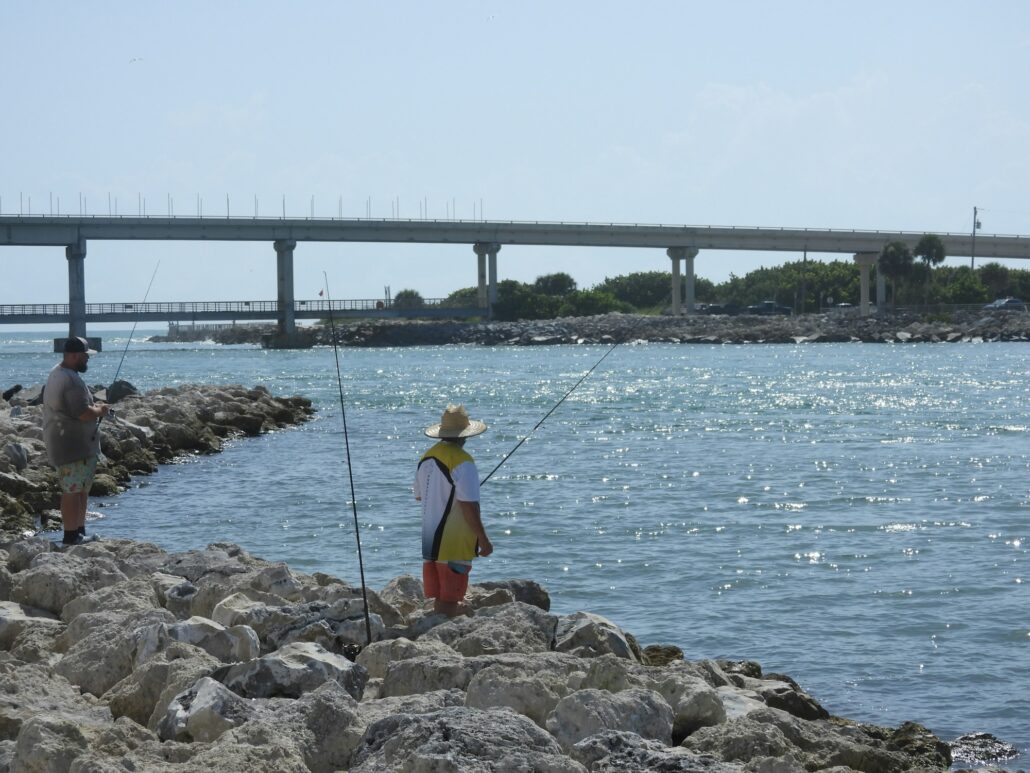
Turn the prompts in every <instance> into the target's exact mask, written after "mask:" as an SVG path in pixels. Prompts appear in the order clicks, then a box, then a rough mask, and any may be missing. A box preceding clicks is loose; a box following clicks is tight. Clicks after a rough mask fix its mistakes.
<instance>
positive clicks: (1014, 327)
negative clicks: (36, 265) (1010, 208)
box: [150, 309, 1030, 347]
mask: <svg viewBox="0 0 1030 773" xmlns="http://www.w3.org/2000/svg"><path fill="white" fill-rule="evenodd" d="M336 330H337V338H338V341H339V343H340V344H342V345H344V346H379V347H381V346H433V345H440V344H476V345H482V346H539V345H547V344H583V343H590V344H598V343H599V344H604V343H615V342H625V341H633V340H643V341H652V342H657V343H684V344H744V343H783V344H794V343H842V342H843V343H846V342H865V343H959V342H970V341H972V342H984V341H1030V314H1028V313H1026V312H1018V311H981V310H977V311H962V312H952V313H949V314H941V315H925V314H915V313H909V312H898V313H888V314H883V315H878V316H870V317H860V316H858V314H857V311H856V310H854V309H848V310H843V309H842V310H835V311H833V312H830V313H826V314H802V315H796V316H764V315H763V316H756V315H739V316H726V315H704V314H697V315H691V316H680V317H672V316H645V315H638V314H618V313H613V314H602V315H598V316H593V317H562V318H559V319H552V320H535V321H519V322H459V321H440V320H397V319H383V320H357V321H355V320H347V321H340V322H337V326H336ZM303 331H304V334H305V345H309V344H310V345H330V344H331V343H332V335H331V333H330V330H329V329H327V328H322V327H319V326H315V327H312V328H304V329H303ZM271 333H274V328H254V327H251V328H234V329H228V330H222V331H215V332H214V333H207V334H198V335H199V336H200V337H203V338H204V339H207V338H211V339H213V340H215V341H217V342H219V343H227V344H228V343H231V344H239V343H260V342H261V339H262V336H264V335H268V334H271ZM182 335H187V336H188V335H189V334H188V333H180V337H178V338H175V339H174V340H185V339H183V338H182V337H181V336H182ZM150 340H151V341H165V340H173V339H169V338H168V337H166V336H155V337H153V338H151V339H150Z"/></svg>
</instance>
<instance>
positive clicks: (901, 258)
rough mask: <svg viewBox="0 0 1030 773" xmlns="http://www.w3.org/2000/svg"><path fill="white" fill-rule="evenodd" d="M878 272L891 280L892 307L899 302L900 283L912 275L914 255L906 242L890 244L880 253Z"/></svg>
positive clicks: (877, 265)
mask: <svg viewBox="0 0 1030 773" xmlns="http://www.w3.org/2000/svg"><path fill="white" fill-rule="evenodd" d="M876 270H877V271H881V272H883V275H884V276H885V277H887V278H888V279H890V280H891V305H896V304H897V300H898V283H899V282H900V281H901V280H902V279H904V278H905V277H906V276H908V275H909V274H911V273H912V253H911V252H910V251H909V249H908V245H907V244H905V242H888V243H887V244H885V245H884V247H883V250H882V251H881V252H880V258H879V260H878V261H877V263H876Z"/></svg>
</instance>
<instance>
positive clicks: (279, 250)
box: [273, 239, 297, 336]
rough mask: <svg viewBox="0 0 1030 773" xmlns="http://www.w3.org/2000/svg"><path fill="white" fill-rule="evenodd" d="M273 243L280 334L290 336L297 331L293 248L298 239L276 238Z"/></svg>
mask: <svg viewBox="0 0 1030 773" xmlns="http://www.w3.org/2000/svg"><path fill="white" fill-rule="evenodd" d="M273 245H274V247H275V262H276V279H277V281H276V286H277V295H276V300H277V301H278V304H277V305H278V307H279V310H278V317H277V321H278V323H279V335H281V336H290V335H293V334H294V333H296V332H297V322H296V318H295V316H294V306H295V304H294V298H293V250H294V249H295V248H296V246H297V241H296V240H295V239H276V240H275V242H273Z"/></svg>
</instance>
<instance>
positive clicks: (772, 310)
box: [747, 301, 794, 314]
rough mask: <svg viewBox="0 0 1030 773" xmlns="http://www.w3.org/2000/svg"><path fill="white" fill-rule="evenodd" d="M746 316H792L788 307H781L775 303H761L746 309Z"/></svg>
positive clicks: (792, 311) (792, 310)
mask: <svg viewBox="0 0 1030 773" xmlns="http://www.w3.org/2000/svg"><path fill="white" fill-rule="evenodd" d="M747 313H748V314H793V313H794V309H792V308H791V307H790V306H781V305H780V304H778V303H777V302H776V301H762V302H761V303H756V304H755V305H754V306H748V307H747Z"/></svg>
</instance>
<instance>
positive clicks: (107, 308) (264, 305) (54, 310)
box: [0, 298, 446, 317]
mask: <svg viewBox="0 0 1030 773" xmlns="http://www.w3.org/2000/svg"><path fill="white" fill-rule="evenodd" d="M445 301H446V299H445V298H423V299H421V301H418V300H405V299H402V300H401V302H400V303H398V302H397V301H396V300H395V299H392V298H358V299H340V300H334V301H332V302H331V304H330V301H327V300H322V299H319V300H310V301H308V300H305V301H294V302H293V310H294V311H295V312H307V313H312V312H314V313H318V312H324V313H325V314H328V313H329V309H330V305H331V307H332V310H333V311H386V310H390V309H397V310H400V309H403V310H405V311H413V310H416V309H419V308H433V309H441V308H446V307H445V305H444V304H445ZM262 312H266V313H268V314H278V313H279V302H278V301H173V302H152V303H87V304H86V314H87V315H91V314H124V315H126V316H130V317H132V316H137V315H147V314H211V313H220V314H227V313H238V314H255V313H262ZM68 313H69V309H68V304H67V303H14V304H0V317H13V316H21V317H24V316H29V315H36V316H45V315H54V316H60V315H65V316H66V315H68Z"/></svg>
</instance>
